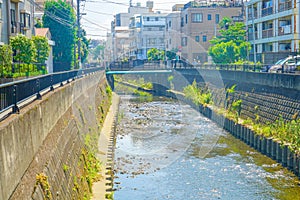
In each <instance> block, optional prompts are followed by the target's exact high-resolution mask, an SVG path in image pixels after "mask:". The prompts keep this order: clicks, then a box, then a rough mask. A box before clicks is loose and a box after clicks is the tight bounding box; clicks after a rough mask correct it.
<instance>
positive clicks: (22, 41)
mask: <svg viewBox="0 0 300 200" xmlns="http://www.w3.org/2000/svg"><path fill="white" fill-rule="evenodd" d="M10 45H11V47H12V49H13V51H14V52H15V56H14V60H15V61H17V62H19V63H26V64H29V63H33V62H34V61H35V56H36V48H35V46H34V43H33V41H32V40H30V39H29V38H27V37H25V36H24V35H17V36H15V37H11V38H10Z"/></svg>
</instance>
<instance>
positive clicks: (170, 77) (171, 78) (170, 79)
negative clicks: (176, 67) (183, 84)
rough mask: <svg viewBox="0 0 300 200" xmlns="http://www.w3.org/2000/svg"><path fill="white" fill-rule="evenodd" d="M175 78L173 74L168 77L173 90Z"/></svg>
mask: <svg viewBox="0 0 300 200" xmlns="http://www.w3.org/2000/svg"><path fill="white" fill-rule="evenodd" d="M173 79H174V76H172V75H171V76H169V77H168V82H169V83H170V88H171V89H172V90H174V84H173Z"/></svg>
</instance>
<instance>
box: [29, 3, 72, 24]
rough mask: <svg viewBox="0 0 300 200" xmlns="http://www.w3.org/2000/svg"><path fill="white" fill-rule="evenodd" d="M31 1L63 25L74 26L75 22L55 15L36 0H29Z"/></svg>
mask: <svg viewBox="0 0 300 200" xmlns="http://www.w3.org/2000/svg"><path fill="white" fill-rule="evenodd" d="M29 2H30V3H31V4H33V5H35V6H37V7H38V8H40V9H41V10H43V11H44V14H46V15H47V16H48V17H49V18H51V19H52V20H54V21H56V22H58V23H60V24H62V25H65V26H68V27H72V28H73V27H74V25H75V24H73V23H71V22H70V21H68V20H66V19H63V18H60V17H58V16H56V15H54V14H53V13H51V12H49V11H47V10H45V9H44V8H43V7H41V6H40V5H39V4H37V3H36V2H35V1H34V0H29Z"/></svg>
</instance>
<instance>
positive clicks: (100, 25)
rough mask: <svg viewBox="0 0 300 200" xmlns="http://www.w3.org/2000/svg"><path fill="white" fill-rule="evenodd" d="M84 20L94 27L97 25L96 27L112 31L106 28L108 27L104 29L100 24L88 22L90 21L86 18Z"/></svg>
mask: <svg viewBox="0 0 300 200" xmlns="http://www.w3.org/2000/svg"><path fill="white" fill-rule="evenodd" d="M82 19H83V20H85V21H87V22H89V23H91V24H93V25H95V26H98V27H100V28H102V29H105V30H110V29H109V28H106V27H104V26H101V25H99V24H97V23H95V22H92V21H90V20H88V19H86V18H82Z"/></svg>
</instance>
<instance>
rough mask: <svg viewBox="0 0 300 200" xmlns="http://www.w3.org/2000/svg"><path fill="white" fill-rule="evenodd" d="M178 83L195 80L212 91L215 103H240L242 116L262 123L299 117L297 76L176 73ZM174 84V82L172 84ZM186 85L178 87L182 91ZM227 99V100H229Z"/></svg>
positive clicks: (298, 83)
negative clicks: (229, 89)
mask: <svg viewBox="0 0 300 200" xmlns="http://www.w3.org/2000/svg"><path fill="white" fill-rule="evenodd" d="M175 77H176V78H177V79H182V78H184V79H186V80H187V81H188V82H189V83H192V82H193V80H196V81H197V82H198V83H200V84H203V85H204V84H206V85H207V87H208V88H209V89H210V91H212V94H213V99H214V103H215V104H217V105H218V106H224V105H225V104H226V101H227V99H229V102H228V104H231V103H232V101H234V100H237V99H241V100H242V110H241V116H242V117H244V118H245V119H246V118H250V119H252V120H255V119H256V120H257V119H258V121H259V122H262V123H266V122H274V121H275V120H277V119H279V118H280V116H282V117H283V118H284V119H286V120H291V119H293V118H294V117H295V116H296V115H297V114H300V76H299V75H293V74H270V73H249V72H242V71H222V70H221V71H217V70H195V69H192V70H190V69H189V70H185V69H181V70H180V69H179V70H176V72H175ZM175 83H176V81H175ZM233 85H236V88H235V92H234V93H233V94H228V96H226V89H227V88H230V87H232V86H233ZM184 86H185V84H178V85H177V86H176V89H178V90H182V88H183V87H184ZM228 97H229V98H228Z"/></svg>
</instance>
